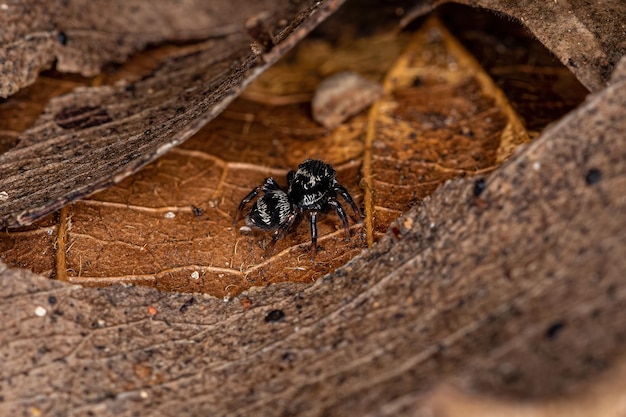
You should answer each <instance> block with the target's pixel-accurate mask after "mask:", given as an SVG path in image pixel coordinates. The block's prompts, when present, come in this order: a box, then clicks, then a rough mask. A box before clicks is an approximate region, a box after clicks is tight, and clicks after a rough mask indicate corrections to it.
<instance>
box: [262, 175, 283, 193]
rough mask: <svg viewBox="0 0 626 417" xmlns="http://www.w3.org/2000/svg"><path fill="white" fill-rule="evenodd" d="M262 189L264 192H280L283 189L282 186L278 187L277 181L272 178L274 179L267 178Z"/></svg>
mask: <svg viewBox="0 0 626 417" xmlns="http://www.w3.org/2000/svg"><path fill="white" fill-rule="evenodd" d="M261 188H263V191H269V190H280V189H281V188H280V185H278V183H277V182H276V181H274V178H272V177H267V178H265V180H264V181H263V185H262V186H261Z"/></svg>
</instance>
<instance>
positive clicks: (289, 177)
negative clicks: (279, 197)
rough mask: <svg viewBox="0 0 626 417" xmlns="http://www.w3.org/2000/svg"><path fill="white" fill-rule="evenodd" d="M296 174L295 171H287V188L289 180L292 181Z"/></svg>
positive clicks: (289, 185) (289, 184) (289, 183)
mask: <svg viewBox="0 0 626 417" xmlns="http://www.w3.org/2000/svg"><path fill="white" fill-rule="evenodd" d="M295 175H296V171H289V172H288V173H287V188H289V187H291V182H292V181H293V177H294V176H295Z"/></svg>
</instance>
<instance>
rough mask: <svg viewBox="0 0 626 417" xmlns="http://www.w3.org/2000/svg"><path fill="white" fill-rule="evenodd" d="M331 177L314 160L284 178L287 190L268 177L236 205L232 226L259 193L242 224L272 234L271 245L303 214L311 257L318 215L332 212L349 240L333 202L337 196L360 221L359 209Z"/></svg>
mask: <svg viewBox="0 0 626 417" xmlns="http://www.w3.org/2000/svg"><path fill="white" fill-rule="evenodd" d="M335 176H336V172H335V170H334V169H333V167H331V166H330V165H328V164H326V163H324V162H322V161H318V160H315V159H307V160H306V161H304V162H302V163H301V164H300V165H299V166H298V170H297V171H290V172H289V173H288V174H287V190H284V189H282V188H281V187H280V186H279V185H278V183H277V182H276V181H275V180H274V179H273V178H272V177H269V178H266V179H265V181H263V184H261V185H260V186H258V187H255V188H254V189H253V190H252V191H250V193H248V195H246V196H245V197H244V198H243V200H241V203H240V204H239V209H238V211H237V217H236V218H235V222H237V220H238V219H239V218H240V217H241V213H242V211H243V210H244V208H245V206H246V204H248V203H249V202H250V201H252V200H253V199H254V198H255V197H257V196H258V195H259V193H260V192H263V194H262V195H261V196H260V197H258V198H257V199H256V201H255V202H254V205H253V207H252V208H251V209H250V211H249V212H248V214H247V215H246V217H245V222H246V224H247V225H248V226H250V227H253V228H256V229H260V230H264V231H274V236H273V238H272V244H274V243H276V241H277V240H278V239H280V238H282V237H283V236H285V234H287V232H288V231H289V229H290V228H291V226H293V225H294V224H295V223H296V222H297V221H298V220H299V219H301V217H302V216H303V215H304V214H307V215H308V217H309V225H310V230H311V249H312V253H313V257H315V254H316V252H317V218H318V214H319V213H321V212H325V211H328V210H329V209H334V210H335V212H336V213H337V215H338V216H339V219H340V220H341V223H342V226H343V228H344V233H345V235H346V238H349V237H350V230H349V224H348V216H347V215H346V212H345V211H344V209H343V206H342V205H341V203H340V202H339V201H338V200H337V195H340V196H341V197H342V198H343V199H344V200H345V201H346V202H347V203H348V204H349V205H350V207H351V208H352V210H353V211H354V213H355V214H356V215H357V216H358V219H359V221H361V211H360V210H359V207H358V206H357V205H356V203H355V202H354V199H353V198H352V196H351V195H350V193H348V190H346V188H345V187H344V186H343V185H341V184H339V182H338V181H337V179H336V178H335Z"/></svg>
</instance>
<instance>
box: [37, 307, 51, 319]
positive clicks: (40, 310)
mask: <svg viewBox="0 0 626 417" xmlns="http://www.w3.org/2000/svg"><path fill="white" fill-rule="evenodd" d="M46 314H48V310H46V309H45V308H43V307H42V306H38V307H37V308H36V309H35V315H36V316H37V317H43V316H45V315H46Z"/></svg>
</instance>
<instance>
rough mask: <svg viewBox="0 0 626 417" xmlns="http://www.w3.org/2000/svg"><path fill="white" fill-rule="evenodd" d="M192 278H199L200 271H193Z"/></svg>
mask: <svg viewBox="0 0 626 417" xmlns="http://www.w3.org/2000/svg"><path fill="white" fill-rule="evenodd" d="M191 278H192V279H198V278H200V273H199V272H198V271H193V272H192V273H191Z"/></svg>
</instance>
